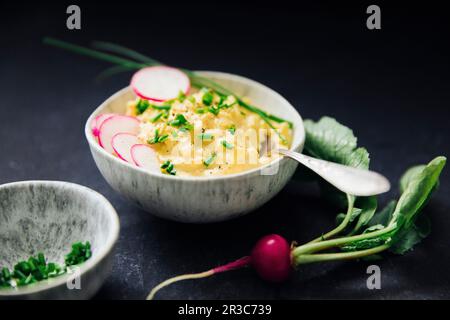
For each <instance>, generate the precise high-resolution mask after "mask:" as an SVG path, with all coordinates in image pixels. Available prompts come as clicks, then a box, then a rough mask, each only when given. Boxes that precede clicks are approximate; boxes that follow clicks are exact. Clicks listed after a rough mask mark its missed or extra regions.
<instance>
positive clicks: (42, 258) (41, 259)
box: [37, 252, 45, 266]
mask: <svg viewBox="0 0 450 320" xmlns="http://www.w3.org/2000/svg"><path fill="white" fill-rule="evenodd" d="M37 257H38V261H39V265H41V266H45V256H44V254H43V253H42V252H39V253H38V255H37Z"/></svg>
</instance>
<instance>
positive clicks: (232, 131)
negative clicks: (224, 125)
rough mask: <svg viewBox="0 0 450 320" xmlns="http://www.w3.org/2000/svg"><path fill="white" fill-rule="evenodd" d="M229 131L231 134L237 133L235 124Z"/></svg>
mask: <svg viewBox="0 0 450 320" xmlns="http://www.w3.org/2000/svg"><path fill="white" fill-rule="evenodd" d="M228 131H229V132H230V133H231V134H233V135H234V133H235V132H236V126H235V125H234V124H233V125H232V126H231V127H230V128H229V129H228Z"/></svg>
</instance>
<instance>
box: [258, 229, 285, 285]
mask: <svg viewBox="0 0 450 320" xmlns="http://www.w3.org/2000/svg"><path fill="white" fill-rule="evenodd" d="M251 257H252V267H253V268H254V269H255V270H256V272H257V273H258V275H259V276H260V277H261V278H263V279H264V280H267V281H270V282H283V281H285V280H286V279H287V278H288V277H289V275H290V274H291V271H292V265H291V248H290V245H289V243H288V242H287V241H286V240H285V239H284V238H283V237H281V236H279V235H277V234H271V235H268V236H265V237H263V238H261V239H260V240H259V241H258V242H257V243H256V245H255V246H254V247H253V250H252V255H251Z"/></svg>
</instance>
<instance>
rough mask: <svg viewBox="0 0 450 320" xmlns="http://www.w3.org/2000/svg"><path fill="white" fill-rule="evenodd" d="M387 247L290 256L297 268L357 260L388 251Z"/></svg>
mask: <svg viewBox="0 0 450 320" xmlns="http://www.w3.org/2000/svg"><path fill="white" fill-rule="evenodd" d="M389 247H390V245H389V244H383V245H381V246H378V247H374V248H370V249H366V250H359V251H355V252H339V253H320V254H296V253H295V251H294V254H293V256H292V258H293V265H294V266H295V267H297V266H298V265H300V264H307V263H314V262H324V261H336V260H350V259H358V258H363V257H367V256H370V255H373V254H376V253H379V252H382V251H384V250H386V249H389Z"/></svg>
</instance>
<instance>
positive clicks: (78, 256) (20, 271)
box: [0, 241, 92, 288]
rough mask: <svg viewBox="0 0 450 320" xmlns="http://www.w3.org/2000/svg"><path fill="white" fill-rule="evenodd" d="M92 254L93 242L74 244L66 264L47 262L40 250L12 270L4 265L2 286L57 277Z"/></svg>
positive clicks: (18, 284)
mask: <svg viewBox="0 0 450 320" xmlns="http://www.w3.org/2000/svg"><path fill="white" fill-rule="evenodd" d="M91 256H92V251H91V244H90V243H89V241H87V242H86V243H82V242H76V243H74V244H72V251H71V252H70V253H69V254H68V255H66V256H65V264H64V265H62V266H60V265H58V264H56V263H53V262H49V263H48V264H47V263H46V260H45V256H44V254H43V253H41V252H39V253H38V254H37V256H36V257H34V256H31V257H29V258H28V260H23V261H19V262H18V263H16V264H15V265H14V267H13V269H12V271H10V270H9V269H8V268H6V267H3V268H2V269H1V272H0V288H2V287H14V286H15V285H17V286H24V285H28V284H31V283H35V282H38V281H41V280H44V279H48V278H51V277H56V276H59V275H61V274H64V273H66V272H67V270H68V267H70V266H73V265H77V264H80V263H83V262H85V261H86V260H88V259H89V258H90V257H91Z"/></svg>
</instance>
